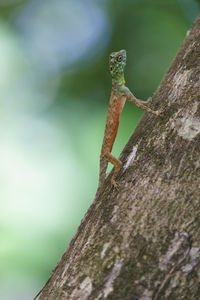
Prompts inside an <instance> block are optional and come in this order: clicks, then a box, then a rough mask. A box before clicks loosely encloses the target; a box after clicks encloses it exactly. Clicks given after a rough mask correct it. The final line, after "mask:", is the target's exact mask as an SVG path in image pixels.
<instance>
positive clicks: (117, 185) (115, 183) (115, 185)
mask: <svg viewBox="0 0 200 300" xmlns="http://www.w3.org/2000/svg"><path fill="white" fill-rule="evenodd" d="M111 184H112V185H113V186H114V189H116V190H119V183H117V182H116V181H115V180H114V179H112V180H111Z"/></svg>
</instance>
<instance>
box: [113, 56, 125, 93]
mask: <svg viewBox="0 0 200 300" xmlns="http://www.w3.org/2000/svg"><path fill="white" fill-rule="evenodd" d="M109 66H110V73H111V76H112V83H113V84H114V85H116V86H119V87H120V86H122V85H124V84H125V79H124V69H125V66H126V50H120V51H119V52H112V53H111V54H110V58H109Z"/></svg>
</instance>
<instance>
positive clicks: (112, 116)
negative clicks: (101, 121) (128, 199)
mask: <svg viewBox="0 0 200 300" xmlns="http://www.w3.org/2000/svg"><path fill="white" fill-rule="evenodd" d="M125 66H126V50H120V51H118V52H112V53H111V54H110V57H109V67H110V73H111V77H112V90H111V96H110V101H109V106H108V113H107V119H106V126H105V131H104V137H103V143H102V147H101V154H100V171H99V184H98V188H97V193H96V195H98V194H99V192H100V190H101V187H102V185H103V183H104V181H105V178H106V170H107V166H108V163H109V162H110V163H111V164H113V165H114V172H113V175H112V177H111V184H112V185H113V186H114V187H115V188H118V185H119V184H118V183H117V182H116V176H117V174H118V172H119V170H120V168H121V165H122V162H121V161H120V160H119V159H117V158H116V157H114V156H113V155H112V154H111V151H112V147H113V144H114V141H115V138H116V135H117V131H118V127H119V121H120V115H121V112H122V110H123V107H124V104H125V102H126V100H129V101H130V102H132V103H134V104H135V105H137V106H138V107H140V108H142V109H143V110H145V111H147V112H149V113H152V114H154V115H156V116H159V115H160V113H161V111H154V110H152V109H150V108H149V107H148V106H147V104H148V103H149V102H150V101H151V98H149V99H148V100H147V101H142V100H139V99H137V98H136V97H135V96H134V95H133V94H132V93H131V91H130V90H129V88H128V87H127V86H125V79H124V69H125Z"/></svg>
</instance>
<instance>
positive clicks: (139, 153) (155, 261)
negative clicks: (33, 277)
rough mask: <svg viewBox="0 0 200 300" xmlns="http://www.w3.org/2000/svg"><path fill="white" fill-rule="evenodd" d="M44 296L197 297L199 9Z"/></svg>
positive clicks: (42, 298)
mask: <svg viewBox="0 0 200 300" xmlns="http://www.w3.org/2000/svg"><path fill="white" fill-rule="evenodd" d="M153 106H154V107H153V108H154V109H160V108H161V109H163V111H164V112H163V115H162V116H160V117H156V116H153V115H151V114H148V113H146V114H145V115H144V117H143V118H142V120H141V122H140V124H139V126H138V127H137V128H136V130H135V132H134V134H133V135H132V136H131V138H130V140H129V142H128V144H127V145H126V147H125V149H124V150H123V152H122V154H121V160H122V162H123V167H122V168H121V171H120V173H119V176H118V177H117V180H118V182H119V183H120V187H119V190H116V189H114V188H113V187H111V184H110V178H111V177H110V176H108V178H107V180H106V182H105V184H104V187H103V190H102V193H101V194H100V196H99V197H98V198H96V199H95V201H94V202H93V204H92V205H91V207H90V209H89V210H88V212H87V214H86V216H85V218H84V219H83V221H82V223H81V225H80V226H79V228H78V231H77V233H76V235H75V237H74V238H73V239H72V241H71V243H70V245H69V247H68V248H67V250H66V252H65V253H64V255H63V257H62V259H61V260H60V262H59V263H58V265H57V267H56V268H55V270H54V271H53V273H52V275H51V277H50V279H49V280H48V282H47V284H46V286H45V287H44V289H43V291H42V293H41V295H40V298H39V299H40V300H55V299H56V300H64V299H70V300H71V299H72V300H76V299H77V300H80V299H81V300H86V299H89V300H93V299H96V300H97V299H114V300H117V299H119V300H134V299H135V300H136V299H138V300H139V299H140V300H158V299H170V300H171V299H172V300H173V299H200V263H199V262H200V259H199V258H200V134H199V133H200V18H199V19H198V20H197V21H196V23H195V25H194V26H193V28H192V29H191V31H190V32H189V33H188V34H187V37H186V40H185V42H184V44H183V46H182V47H181V49H180V51H179V53H178V55H177V57H176V58H175V60H174V61H173V63H172V66H171V67H170V69H169V71H168V73H167V75H166V76H165V77H164V79H163V81H162V82H161V84H160V86H159V88H158V90H157V91H156V93H155V95H154V97H153Z"/></svg>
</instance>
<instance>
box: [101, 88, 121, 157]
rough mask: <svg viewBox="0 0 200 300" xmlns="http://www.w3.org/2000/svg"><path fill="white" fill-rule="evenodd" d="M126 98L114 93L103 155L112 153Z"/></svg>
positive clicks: (107, 121) (109, 109) (108, 116)
mask: <svg viewBox="0 0 200 300" xmlns="http://www.w3.org/2000/svg"><path fill="white" fill-rule="evenodd" d="M125 101H126V98H125V97H123V96H121V95H120V96H118V95H114V92H112V94H111V97H110V103H109V107H108V115H107V120H106V128H105V133H104V140H103V145H102V150H101V154H102V155H104V154H105V153H107V152H111V151H112V147H113V144H114V141H115V138H116V135H117V131H118V128H119V120H120V115H121V112H122V109H123V107H124V104H125Z"/></svg>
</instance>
